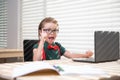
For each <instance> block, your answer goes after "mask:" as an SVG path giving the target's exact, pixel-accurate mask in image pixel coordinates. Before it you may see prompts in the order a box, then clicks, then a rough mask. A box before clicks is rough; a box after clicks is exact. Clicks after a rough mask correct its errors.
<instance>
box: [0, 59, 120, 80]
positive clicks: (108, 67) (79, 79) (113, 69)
mask: <svg viewBox="0 0 120 80" xmlns="http://www.w3.org/2000/svg"><path fill="white" fill-rule="evenodd" d="M44 62H47V63H49V64H52V65H53V64H65V65H68V66H69V65H74V66H75V65H76V66H82V65H89V66H93V67H96V68H100V69H103V70H104V71H106V72H107V73H108V74H109V75H110V76H114V75H117V76H120V60H118V61H113V62H104V63H84V62H73V61H72V60H71V59H62V60H49V61H44ZM23 63H24V62H23ZM6 64H9V65H12V64H14V63H6ZM1 65H2V64H1ZM2 76H3V73H2V72H1V71H0V77H2ZM99 78H100V76H92V77H90V76H89V77H86V76H81V75H66V76H21V77H18V78H16V80H98V79H99Z"/></svg>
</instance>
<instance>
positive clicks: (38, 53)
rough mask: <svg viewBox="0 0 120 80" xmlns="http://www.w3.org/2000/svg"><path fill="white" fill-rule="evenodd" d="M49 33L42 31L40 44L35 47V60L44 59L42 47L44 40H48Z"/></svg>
mask: <svg viewBox="0 0 120 80" xmlns="http://www.w3.org/2000/svg"><path fill="white" fill-rule="evenodd" d="M46 36H47V34H46V33H45V32H42V33H41V36H40V37H41V38H40V42H39V44H38V48H36V49H33V61H39V60H42V49H43V47H44V42H45V40H46Z"/></svg>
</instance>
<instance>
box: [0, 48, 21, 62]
mask: <svg viewBox="0 0 120 80" xmlns="http://www.w3.org/2000/svg"><path fill="white" fill-rule="evenodd" d="M8 58H17V60H18V59H19V60H18V61H21V60H22V58H23V51H22V50H21V49H0V63H6V62H8V61H7V59H8Z"/></svg>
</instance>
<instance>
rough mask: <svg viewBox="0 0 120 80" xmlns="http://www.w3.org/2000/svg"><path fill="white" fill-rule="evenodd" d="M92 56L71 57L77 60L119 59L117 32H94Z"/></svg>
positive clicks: (103, 60) (100, 60) (104, 60)
mask: <svg viewBox="0 0 120 80" xmlns="http://www.w3.org/2000/svg"><path fill="white" fill-rule="evenodd" d="M94 46H95V47H94V58H93V57H91V58H73V59H72V60H73V61H78V62H81V61H82V62H95V63H98V62H107V61H115V60H118V59H119V32H116V31H95V32H94Z"/></svg>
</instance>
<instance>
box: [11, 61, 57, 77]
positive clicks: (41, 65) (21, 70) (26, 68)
mask: <svg viewBox="0 0 120 80" xmlns="http://www.w3.org/2000/svg"><path fill="white" fill-rule="evenodd" d="M40 70H55V71H56V69H55V68H54V67H53V66H52V65H50V64H48V63H45V62H37V61H36V62H31V63H27V64H24V65H22V66H19V67H16V68H14V70H13V76H12V77H13V78H14V77H18V76H22V75H26V74H29V73H32V72H36V71H40Z"/></svg>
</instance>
